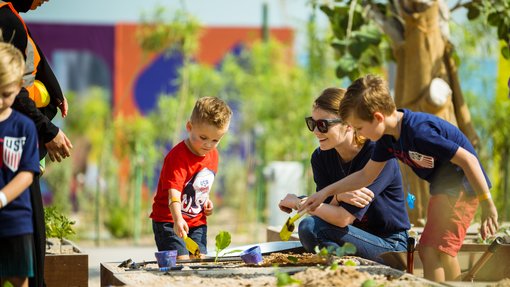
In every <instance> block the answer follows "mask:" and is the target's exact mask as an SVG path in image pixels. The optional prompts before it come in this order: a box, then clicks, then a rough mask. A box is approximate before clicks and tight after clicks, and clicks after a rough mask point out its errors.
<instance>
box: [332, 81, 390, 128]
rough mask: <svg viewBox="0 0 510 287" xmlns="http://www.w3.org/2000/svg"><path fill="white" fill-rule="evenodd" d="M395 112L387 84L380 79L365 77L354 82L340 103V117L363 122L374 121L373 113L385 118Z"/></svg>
mask: <svg viewBox="0 0 510 287" xmlns="http://www.w3.org/2000/svg"><path fill="white" fill-rule="evenodd" d="M395 110H396V106H395V102H394V101H393V98H392V97H391V95H390V90H389V88H388V84H387V82H386V81H385V80H384V79H382V78H381V77H378V76H374V75H366V76H364V77H361V78H359V79H357V80H356V81H354V82H353V83H352V84H351V85H350V86H349V88H347V92H346V93H345V96H344V98H343V99H342V102H341V103H340V116H341V117H342V119H347V118H349V117H350V116H355V117H357V118H359V119H361V120H363V121H368V122H371V121H373V120H374V113H376V112H380V113H382V114H383V115H385V116H389V115H391V114H392V113H393V112H394V111H395Z"/></svg>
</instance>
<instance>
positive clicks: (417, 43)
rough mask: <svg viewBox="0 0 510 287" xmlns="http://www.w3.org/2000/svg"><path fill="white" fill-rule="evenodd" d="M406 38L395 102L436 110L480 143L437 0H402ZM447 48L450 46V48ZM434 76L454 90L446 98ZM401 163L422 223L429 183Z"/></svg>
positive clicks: (398, 54) (414, 215) (413, 215)
mask: <svg viewBox="0 0 510 287" xmlns="http://www.w3.org/2000/svg"><path fill="white" fill-rule="evenodd" d="M401 16H402V18H403V19H404V21H405V22H404V26H405V32H404V42H403V44H402V45H400V46H394V55H395V58H396V62H397V76H396V83H395V103H396V105H397V107H399V108H408V109H410V110H413V111H421V112H426V113H430V114H434V115H436V116H438V117H440V118H443V119H445V120H447V121H449V122H450V123H452V124H454V125H456V126H458V124H459V123H460V128H461V130H462V131H463V132H464V133H465V134H466V135H467V136H468V138H469V139H470V140H471V141H472V142H474V143H475V144H476V143H477V139H478V137H477V135H476V132H475V130H474V128H473V125H472V123H471V120H470V114H469V110H468V109H467V106H466V105H465V103H464V99H463V95H462V92H461V90H460V85H459V81H458V76H457V70H456V67H455V64H454V62H453V60H452V58H451V54H450V51H451V45H450V44H449V43H448V42H447V41H446V40H445V38H444V37H443V35H442V34H441V30H440V26H439V24H440V21H439V16H440V15H439V8H438V4H437V1H433V2H431V3H430V4H429V5H428V6H424V5H423V1H403V15H401ZM447 48H448V49H447ZM434 78H440V79H443V80H444V81H446V82H447V83H448V84H449V85H450V87H451V90H452V94H451V96H448V98H446V99H445V101H443V102H439V103H438V102H437V101H435V100H434V99H433V98H432V97H431V94H430V91H429V88H430V84H431V81H432V80H433V79H434ZM401 167H402V176H403V180H404V186H405V187H406V192H408V190H407V186H410V189H411V192H412V193H413V194H414V195H415V196H416V204H415V206H416V207H415V209H414V210H409V217H410V219H411V222H412V223H414V224H415V225H421V224H422V223H423V221H422V220H421V219H423V218H425V216H426V210H427V203H428V198H429V185H428V183H427V182H425V181H423V180H421V179H419V178H418V177H417V176H416V175H415V174H414V172H412V170H411V169H410V168H409V167H407V166H403V165H401Z"/></svg>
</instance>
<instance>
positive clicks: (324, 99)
mask: <svg viewBox="0 0 510 287" xmlns="http://www.w3.org/2000/svg"><path fill="white" fill-rule="evenodd" d="M345 92H346V90H345V89H340V88H334V87H332V88H326V89H325V90H324V91H322V93H321V94H320V96H319V97H318V98H317V99H315V101H314V102H313V109H321V110H323V111H326V112H328V113H331V114H335V115H337V116H338V117H339V118H340V119H343V118H342V117H341V116H340V109H339V108H340V102H341V101H342V99H343V98H344V96H345ZM342 124H347V123H346V122H342ZM365 141H366V139H365V138H363V137H361V136H358V135H355V136H354V142H355V143H356V144H357V145H358V146H363V143H365Z"/></svg>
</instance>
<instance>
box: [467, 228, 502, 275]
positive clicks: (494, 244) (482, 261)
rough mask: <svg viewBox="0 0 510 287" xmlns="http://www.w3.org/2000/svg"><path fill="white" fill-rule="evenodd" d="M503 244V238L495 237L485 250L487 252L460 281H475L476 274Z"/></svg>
mask: <svg viewBox="0 0 510 287" xmlns="http://www.w3.org/2000/svg"><path fill="white" fill-rule="evenodd" d="M503 244H505V239H503V237H496V239H494V241H493V242H492V244H491V245H490V246H489V248H487V250H486V251H485V252H484V253H483V255H482V257H480V259H478V261H476V263H475V266H473V268H471V270H469V272H468V273H467V274H466V275H465V276H464V278H462V281H473V280H474V279H475V275H476V273H478V271H480V269H481V268H482V267H483V265H485V263H487V261H488V260H489V259H490V258H491V257H492V255H494V252H496V250H497V249H498V248H499V247H500V246H501V245H503Z"/></svg>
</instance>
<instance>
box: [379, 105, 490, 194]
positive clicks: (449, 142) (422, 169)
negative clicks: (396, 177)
mask: <svg viewBox="0 0 510 287" xmlns="http://www.w3.org/2000/svg"><path fill="white" fill-rule="evenodd" d="M399 111H402V112H403V113H404V116H403V118H402V123H401V130H400V138H399V140H398V141H397V140H395V138H394V137H393V136H391V135H384V136H383V137H382V138H381V139H379V140H378V141H377V143H376V148H375V150H374V152H373V154H372V160H374V161H377V162H383V161H386V160H389V159H392V158H395V157H396V158H398V159H400V160H401V161H402V162H403V163H405V164H406V165H408V166H410V167H411V168H412V170H413V171H414V172H415V173H416V175H418V176H419V177H420V178H422V179H424V180H426V181H428V182H429V183H430V184H431V192H430V193H431V194H439V193H450V192H449V190H455V189H456V190H457V191H458V187H459V186H460V185H463V186H464V187H465V188H466V191H467V192H468V193H469V194H474V191H473V189H472V188H471V187H470V186H469V183H468V181H467V178H466V177H465V175H464V172H463V171H462V169H461V168H460V167H459V166H457V165H454V164H453V163H452V162H451V161H450V160H451V159H452V158H453V156H454V155H455V153H456V152H457V150H458V149H459V147H462V148H464V149H466V150H467V151H469V152H470V153H472V154H473V155H475V156H476V157H477V158H478V156H477V154H476V151H475V149H474V148H473V145H471V143H470V142H469V140H468V139H467V137H466V136H465V135H464V134H463V133H462V132H461V131H460V130H459V129H458V128H457V127H455V126H454V125H452V124H451V123H449V122H447V121H445V120H443V119H441V118H439V117H436V116H434V115H431V114H427V113H420V112H412V111H410V110H407V109H401V110H399ZM480 167H481V168H482V171H483V174H484V176H485V179H486V180H487V184H488V186H489V188H490V187H491V182H490V180H489V178H488V176H487V174H486V173H485V170H484V169H483V167H482V165H481V164H480ZM434 185H441V186H442V189H441V188H438V189H435V188H433V186H434Z"/></svg>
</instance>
